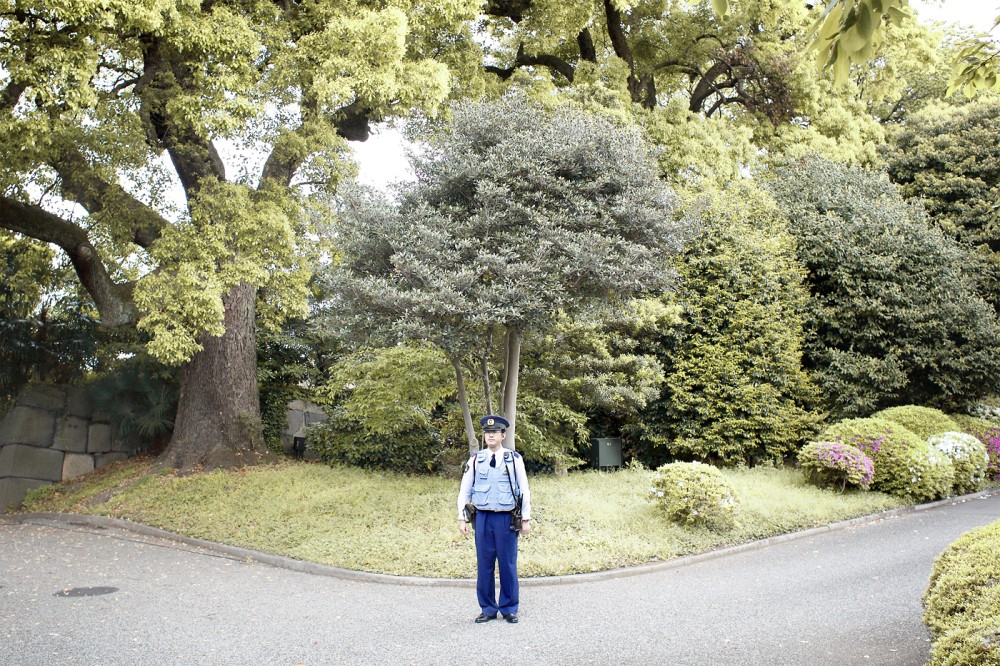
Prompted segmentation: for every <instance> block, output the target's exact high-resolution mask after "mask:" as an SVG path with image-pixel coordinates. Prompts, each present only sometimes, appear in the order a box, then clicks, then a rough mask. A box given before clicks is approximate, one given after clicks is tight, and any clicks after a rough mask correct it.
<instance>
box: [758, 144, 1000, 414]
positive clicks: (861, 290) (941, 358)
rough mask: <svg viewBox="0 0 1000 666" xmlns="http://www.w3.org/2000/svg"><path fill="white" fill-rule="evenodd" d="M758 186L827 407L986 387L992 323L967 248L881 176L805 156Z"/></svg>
mask: <svg viewBox="0 0 1000 666" xmlns="http://www.w3.org/2000/svg"><path fill="white" fill-rule="evenodd" d="M768 187H769V188H770V190H771V192H772V194H773V195H774V197H775V199H776V200H777V201H778V204H779V206H780V207H781V209H782V210H783V211H784V212H785V214H786V215H787V216H788V219H789V222H790V225H789V229H790V231H791V233H792V234H793V235H794V236H795V237H796V239H797V240H798V243H797V245H796V250H797V255H798V258H799V260H800V261H801V262H802V264H803V265H805V267H806V269H807V270H808V278H807V283H808V285H809V289H810V294H811V298H810V300H809V306H808V309H807V315H806V318H805V328H806V338H805V339H806V344H805V346H804V348H803V351H804V363H805V366H806V368H807V369H809V370H810V371H811V373H812V377H813V379H814V380H815V381H816V382H817V384H818V385H819V387H820V389H821V390H822V392H823V394H824V398H825V399H826V402H827V406H828V407H829V411H830V413H831V414H832V415H833V416H834V417H838V418H843V417H845V416H860V415H864V414H871V413H872V412H873V411H875V410H878V409H880V408H884V407H891V406H895V405H906V404H923V405H926V404H940V405H954V406H959V405H963V404H965V403H968V402H970V401H973V400H978V399H981V398H984V397H986V396H989V395H991V394H993V393H994V392H996V390H997V389H998V382H1000V355H998V354H997V353H996V349H997V348H998V347H1000V325H998V321H997V315H996V312H994V310H993V308H992V307H991V306H990V305H989V304H988V303H987V302H986V301H984V300H983V298H982V297H981V296H980V295H979V293H978V292H977V288H978V285H977V283H976V280H975V278H974V277H973V276H972V275H971V273H972V271H971V268H972V266H973V264H974V263H976V260H975V259H974V258H973V257H972V255H971V254H970V252H969V250H968V248H967V247H965V246H963V245H960V244H959V243H957V242H956V241H955V240H954V239H953V238H950V237H949V236H948V235H947V234H945V233H944V232H942V231H941V230H940V229H937V228H935V227H934V226H932V225H931V224H929V223H928V219H927V215H926V213H925V212H924V210H923V209H922V208H921V207H920V205H919V204H917V203H910V202H906V201H904V200H903V198H902V197H901V196H900V193H899V191H898V190H897V188H896V187H895V186H894V185H893V184H892V183H890V182H889V181H888V179H887V178H886V177H885V175H884V174H879V173H875V172H871V171H865V170H863V169H858V168H853V167H847V166H843V165H839V164H835V163H833V162H831V161H828V160H824V159H821V158H810V159H803V160H801V161H799V162H795V163H791V164H789V165H787V166H786V167H785V168H783V169H779V170H778V171H777V172H776V173H775V177H774V178H773V179H771V180H770V181H768Z"/></svg>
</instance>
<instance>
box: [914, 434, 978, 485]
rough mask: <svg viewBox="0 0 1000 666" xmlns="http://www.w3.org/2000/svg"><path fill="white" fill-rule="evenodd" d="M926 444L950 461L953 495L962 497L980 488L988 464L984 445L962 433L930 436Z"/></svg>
mask: <svg viewBox="0 0 1000 666" xmlns="http://www.w3.org/2000/svg"><path fill="white" fill-rule="evenodd" d="M927 443H928V444H930V445H931V446H932V447H934V448H935V449H937V450H938V451H940V452H941V453H943V454H945V455H946V456H948V459H949V460H951V464H952V466H953V467H954V468H955V486H954V491H955V493H957V494H959V495H964V494H965V493H971V492H974V491H976V490H978V489H979V487H980V486H982V484H983V482H984V481H985V480H986V468H987V467H988V466H989V464H990V458H989V456H988V455H986V445H985V444H983V443H982V442H980V441H979V440H978V439H976V438H975V437H973V436H972V435H968V434H966V433H964V432H945V433H941V434H940V435H932V436H931V438H930V439H928V440H927Z"/></svg>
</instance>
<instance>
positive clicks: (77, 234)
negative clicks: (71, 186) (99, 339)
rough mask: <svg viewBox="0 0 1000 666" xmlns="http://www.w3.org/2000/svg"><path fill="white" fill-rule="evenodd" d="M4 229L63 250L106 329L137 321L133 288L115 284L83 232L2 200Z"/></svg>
mask: <svg viewBox="0 0 1000 666" xmlns="http://www.w3.org/2000/svg"><path fill="white" fill-rule="evenodd" d="M0 227H2V228H4V229H8V230H9V231H14V232H16V233H19V234H24V235H25V236H29V237H31V238H34V239H36V240H40V241H43V242H46V243H54V244H55V245H58V246H59V247H60V248H62V250H63V251H64V252H65V253H66V255H67V256H68V257H69V259H70V261H71V262H72V263H73V268H74V269H75V270H76V274H77V276H78V277H79V278H80V282H81V284H83V286H84V288H85V289H86V290H87V293H89V294H90V296H91V298H93V299H94V304H95V305H96V306H97V310H98V312H100V314H101V323H103V324H104V325H105V326H110V327H115V326H122V325H124V324H128V323H131V322H134V321H135V320H136V318H137V315H138V313H137V312H136V309H135V305H134V304H133V302H132V299H131V285H118V284H115V282H114V281H113V280H112V279H111V276H110V275H108V271H107V268H105V266H104V263H103V262H102V261H101V258H100V256H98V254H97V250H96V249H94V246H93V245H92V244H91V243H90V239H89V238H87V232H86V231H84V230H83V229H82V228H80V227H79V226H77V225H75V224H73V223H71V222H67V221H66V220H64V219H62V218H61V217H59V216H58V215H54V214H52V213H50V212H48V211H46V210H45V209H43V208H41V207H40V206H35V205H32V204H26V203H23V202H20V201H17V200H14V199H10V198H8V197H2V196H0Z"/></svg>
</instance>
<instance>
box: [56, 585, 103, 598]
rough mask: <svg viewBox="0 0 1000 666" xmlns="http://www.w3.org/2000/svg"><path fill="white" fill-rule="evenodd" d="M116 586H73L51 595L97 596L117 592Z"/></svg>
mask: <svg viewBox="0 0 1000 666" xmlns="http://www.w3.org/2000/svg"><path fill="white" fill-rule="evenodd" d="M117 591H118V588H117V587H74V588H72V589H69V590H60V591H59V592H56V593H55V594H53V595H52V596H54V597H99V596H101V595H102V594H111V593H113V592H117Z"/></svg>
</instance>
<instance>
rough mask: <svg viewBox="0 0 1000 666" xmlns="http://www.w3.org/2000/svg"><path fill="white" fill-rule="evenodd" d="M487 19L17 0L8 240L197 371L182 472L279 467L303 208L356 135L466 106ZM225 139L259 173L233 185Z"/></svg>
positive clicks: (0, 68) (10, 84)
mask: <svg viewBox="0 0 1000 666" xmlns="http://www.w3.org/2000/svg"><path fill="white" fill-rule="evenodd" d="M476 7H477V3H474V2H464V3H463V2H431V3H426V2H420V3H416V2H412V3H411V2H397V3H390V4H385V3H374V2H363V1H359V2H354V1H347V2H341V1H338V2H311V3H298V2H272V1H269V0H250V1H246V2H245V1H240V2H236V1H227V0H215V1H212V2H201V3H190V2H179V1H176V0H150V2H144V3H133V2H117V1H115V2H104V1H98V0H72V1H70V2H63V3H58V4H52V3H48V2H41V1H32V0H4V1H3V2H0V29H2V35H3V38H2V39H0V86H2V87H0V162H2V163H3V165H4V169H3V171H2V172H0V227H2V228H4V229H7V230H9V231H13V232H16V233H17V234H20V235H22V236H23V237H27V238H32V239H35V240H37V241H40V242H44V243H51V244H53V245H55V246H57V247H59V248H60V249H61V250H62V251H63V252H64V253H65V254H66V255H67V256H68V257H69V259H70V261H71V263H72V265H73V268H74V269H75V271H76V274H77V277H78V278H79V280H80V283H81V284H82V285H83V287H84V288H85V289H86V291H87V294H88V295H89V297H90V298H91V299H92V301H93V304H94V307H95V308H96V310H97V311H98V312H99V314H100V320H101V322H102V323H103V324H104V325H105V326H108V327H115V326H126V325H131V324H134V323H137V324H138V326H139V327H140V328H141V329H143V330H144V331H147V332H148V334H149V336H150V338H151V341H150V343H149V349H150V352H151V353H152V354H154V355H155V356H156V357H158V358H160V359H162V360H164V361H167V362H170V363H175V364H182V366H183V367H182V377H181V390H180V399H179V405H178V413H177V419H176V424H175V428H174V434H173V438H172V440H171V442H170V445H169V447H168V448H167V450H166V452H165V453H164V457H163V461H164V462H165V463H166V464H169V465H172V466H175V467H179V468H182V469H190V468H192V467H195V466H198V465H201V466H205V467H215V466H224V465H234V464H245V463H249V462H253V461H255V460H258V459H260V458H261V457H262V456H264V455H265V454H266V450H265V448H264V445H263V437H262V430H261V421H260V410H259V403H258V388H257V375H256V372H255V362H256V326H257V325H258V323H260V324H263V325H272V326H273V325H276V324H277V322H279V321H280V319H281V318H282V317H283V316H284V315H286V314H302V313H304V306H305V283H306V279H307V277H308V272H309V271H308V267H307V266H306V259H307V258H308V256H309V254H310V250H309V248H308V247H303V245H302V242H303V239H306V238H307V234H306V233H305V230H306V228H307V227H308V224H309V220H310V218H309V216H308V215H306V214H304V211H303V209H304V207H305V205H306V204H305V202H304V200H303V194H304V193H305V192H306V191H307V190H308V189H309V188H312V189H314V190H315V189H317V188H320V189H321V188H323V187H325V186H328V185H330V184H333V183H335V182H336V180H337V171H338V168H339V167H338V164H339V160H338V158H337V154H338V151H339V150H341V149H342V145H343V140H344V139H364V138H366V137H367V135H368V131H369V123H370V122H371V121H373V120H378V119H381V118H384V117H387V116H390V115H394V114H399V113H406V112H408V111H409V110H411V109H413V108H423V109H425V110H428V111H430V110H433V109H434V107H435V106H436V105H437V104H438V103H440V102H441V101H442V100H443V99H444V98H445V97H446V96H447V95H448V94H449V92H450V90H451V87H452V85H451V84H452V80H451V72H450V70H449V66H448V63H451V64H453V65H455V66H456V68H459V69H460V66H461V62H462V55H461V54H462V53H463V51H464V50H467V49H468V48H469V44H470V43H471V40H469V39H468V38H469V36H470V30H469V28H468V27H467V25H468V24H467V23H464V22H468V21H469V20H470V19H471V18H472V17H473V16H474V15H475V11H476ZM223 140H226V141H229V142H232V143H231V144H230V145H231V146H232V145H234V144H235V145H237V146H243V147H246V148H248V149H250V150H253V151H256V152H259V153H262V154H263V155H264V156H265V159H264V160H263V164H262V165H260V166H259V168H256V169H253V168H251V169H248V170H245V171H244V172H243V173H241V174H238V175H236V176H235V177H233V176H232V175H231V173H229V172H227V168H226V165H225V160H224V154H223V150H222V148H221V147H220V146H221V145H222V144H221V143H220V141H223ZM171 184H176V190H177V193H176V194H175V195H174V196H175V197H176V198H178V199H179V200H180V202H181V204H180V206H172V205H171V198H170V197H169V196H167V195H168V190H169V188H170V186H171ZM140 278H141V279H140Z"/></svg>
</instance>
